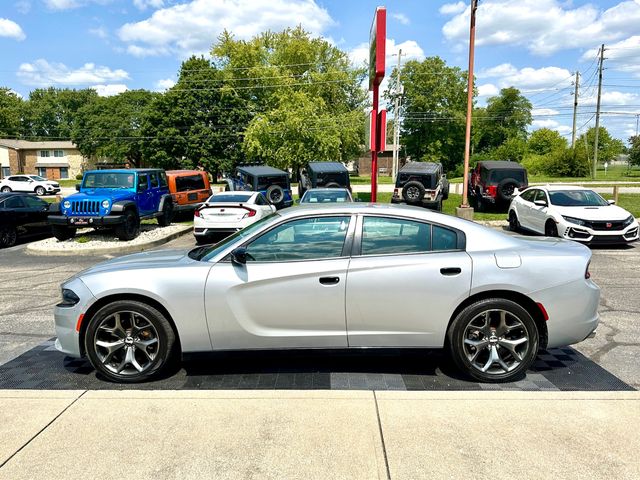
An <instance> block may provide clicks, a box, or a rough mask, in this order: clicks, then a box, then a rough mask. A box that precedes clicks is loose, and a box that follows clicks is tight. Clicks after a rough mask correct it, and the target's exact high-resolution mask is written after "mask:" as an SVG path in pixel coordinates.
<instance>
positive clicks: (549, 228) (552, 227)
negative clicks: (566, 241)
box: [544, 220, 558, 237]
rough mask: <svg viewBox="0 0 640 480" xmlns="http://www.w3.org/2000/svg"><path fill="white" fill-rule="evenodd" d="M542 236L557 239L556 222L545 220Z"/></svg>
mask: <svg viewBox="0 0 640 480" xmlns="http://www.w3.org/2000/svg"><path fill="white" fill-rule="evenodd" d="M544 234H545V236H546V237H557V236H558V226H557V225H556V222H554V221H553V220H547V223H546V224H545V226H544Z"/></svg>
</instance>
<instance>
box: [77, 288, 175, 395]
mask: <svg viewBox="0 0 640 480" xmlns="http://www.w3.org/2000/svg"><path fill="white" fill-rule="evenodd" d="M175 346H176V335H175V332H174V331H173V328H172V327H171V324H170V323H169V321H168V320H167V319H166V318H165V316H164V315H163V314H162V313H161V312H160V311H159V310H157V309H156V308H154V307H152V306H151V305H147V304H146V303H142V302H138V301H134V300H118V301H115V302H113V303H110V304H108V305H106V306H104V307H102V308H101V309H100V310H98V312H97V313H96V314H95V315H94V316H93V318H91V321H90V323H89V325H88V327H87V331H86V334H85V350H86V352H87V356H88V357H89V361H90V362H91V364H92V365H93V367H94V368H95V369H96V370H97V371H98V372H100V374H102V375H103V376H104V377H106V378H107V379H109V380H112V381H115V382H121V383H135V382H141V381H145V380H149V379H150V378H152V377H153V376H155V375H158V374H159V373H160V372H161V371H162V369H163V368H164V367H166V366H167V365H168V364H169V362H170V360H171V358H172V356H173V354H174V350H175Z"/></svg>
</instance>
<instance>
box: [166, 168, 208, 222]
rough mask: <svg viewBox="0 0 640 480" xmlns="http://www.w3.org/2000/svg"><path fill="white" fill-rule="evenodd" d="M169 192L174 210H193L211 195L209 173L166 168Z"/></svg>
mask: <svg viewBox="0 0 640 480" xmlns="http://www.w3.org/2000/svg"><path fill="white" fill-rule="evenodd" d="M167 180H168V182H169V192H171V196H172V197H173V209H174V211H176V212H184V211H188V210H195V209H196V208H198V207H199V206H200V205H202V204H203V203H204V202H205V201H206V200H207V199H208V198H209V197H210V196H211V185H210V184H209V175H208V174H207V172H203V171H201V170H168V171H167Z"/></svg>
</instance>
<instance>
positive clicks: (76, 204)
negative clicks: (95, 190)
mask: <svg viewBox="0 0 640 480" xmlns="http://www.w3.org/2000/svg"><path fill="white" fill-rule="evenodd" d="M99 212H100V202H99V201H98V200H76V201H73V202H71V213H72V214H75V215H87V214H94V213H99Z"/></svg>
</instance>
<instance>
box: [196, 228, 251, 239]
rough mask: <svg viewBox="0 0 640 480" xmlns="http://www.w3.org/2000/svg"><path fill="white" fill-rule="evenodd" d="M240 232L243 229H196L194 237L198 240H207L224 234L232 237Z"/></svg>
mask: <svg viewBox="0 0 640 480" xmlns="http://www.w3.org/2000/svg"><path fill="white" fill-rule="evenodd" d="M239 230H242V229H241V228H239V227H216V228H194V229H193V235H194V236H195V237H198V238H207V237H212V236H214V235H220V234H224V233H226V234H229V235H231V234H232V233H236V232H237V231H239Z"/></svg>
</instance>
